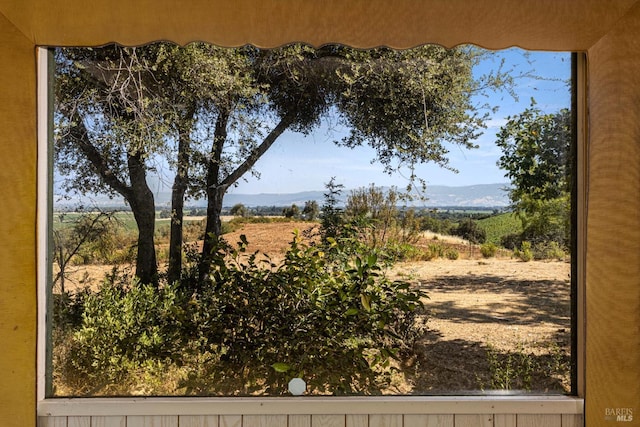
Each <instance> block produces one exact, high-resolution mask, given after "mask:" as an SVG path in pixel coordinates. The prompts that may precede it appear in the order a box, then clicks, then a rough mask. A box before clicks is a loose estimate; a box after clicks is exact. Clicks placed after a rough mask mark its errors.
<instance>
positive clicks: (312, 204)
mask: <svg viewBox="0 0 640 427" xmlns="http://www.w3.org/2000/svg"><path fill="white" fill-rule="evenodd" d="M302 215H303V216H304V219H306V220H308V221H313V220H315V219H317V218H318V215H320V206H318V202H316V201H315V200H307V201H306V202H304V208H303V209H302Z"/></svg>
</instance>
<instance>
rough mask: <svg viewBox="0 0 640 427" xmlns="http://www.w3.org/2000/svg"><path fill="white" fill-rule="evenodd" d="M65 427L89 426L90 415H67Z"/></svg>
mask: <svg viewBox="0 0 640 427" xmlns="http://www.w3.org/2000/svg"><path fill="white" fill-rule="evenodd" d="M67 427H91V417H69V418H68V419H67Z"/></svg>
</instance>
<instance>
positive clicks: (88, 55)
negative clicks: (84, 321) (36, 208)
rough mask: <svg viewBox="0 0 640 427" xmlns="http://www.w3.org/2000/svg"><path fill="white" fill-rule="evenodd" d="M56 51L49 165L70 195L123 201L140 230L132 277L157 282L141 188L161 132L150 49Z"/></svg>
mask: <svg viewBox="0 0 640 427" xmlns="http://www.w3.org/2000/svg"><path fill="white" fill-rule="evenodd" d="M144 52H145V53H147V54H146V55H140V53H141V51H140V50H139V49H135V48H119V47H114V46H110V47H105V48H101V49H58V50H57V51H56V82H55V83H56V111H55V117H56V119H57V120H56V124H57V129H56V133H55V136H56V138H55V164H56V167H57V168H58V170H59V171H60V172H61V173H62V174H63V175H65V176H67V177H68V179H67V180H66V181H65V187H66V189H67V190H68V191H77V192H79V193H81V194H87V193H89V194H90V193H107V194H109V195H111V196H115V195H120V196H122V197H123V198H124V199H125V200H126V201H127V203H128V204H129V206H130V207H131V211H132V212H133V215H134V217H135V220H136V224H137V226H138V230H139V233H138V242H137V249H138V250H137V258H136V276H138V277H139V278H140V280H141V281H143V282H145V283H157V280H158V269H157V263H156V253H155V247H154V240H153V233H154V230H155V202H154V197H153V192H152V191H151V189H150V188H149V185H148V184H147V177H148V172H149V170H150V169H151V168H152V165H151V163H150V162H151V160H150V159H151V158H152V155H153V153H156V152H158V151H159V150H161V148H162V146H163V141H164V135H165V134H166V131H167V129H166V126H165V123H166V122H165V120H163V118H164V117H163V107H164V106H165V105H166V102H165V99H164V96H163V94H162V90H161V89H162V88H161V87H160V86H159V85H158V84H157V81H156V79H155V76H154V67H157V65H158V61H159V60H160V58H159V57H158V55H156V53H157V51H156V50H155V48H148V49H146V50H145V51H144Z"/></svg>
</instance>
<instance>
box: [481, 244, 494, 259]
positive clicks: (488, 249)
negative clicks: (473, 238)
mask: <svg viewBox="0 0 640 427" xmlns="http://www.w3.org/2000/svg"><path fill="white" fill-rule="evenodd" d="M497 252H498V247H497V246H496V245H494V244H493V243H485V244H484V245H482V246H480V253H481V254H482V256H483V257H485V258H492V257H494V256H496V253H497Z"/></svg>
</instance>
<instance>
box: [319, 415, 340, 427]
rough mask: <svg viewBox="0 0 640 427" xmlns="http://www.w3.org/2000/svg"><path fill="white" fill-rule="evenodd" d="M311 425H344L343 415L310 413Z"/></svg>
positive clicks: (326, 426) (335, 426)
mask: <svg viewBox="0 0 640 427" xmlns="http://www.w3.org/2000/svg"><path fill="white" fill-rule="evenodd" d="M311 427H346V417H345V416H344V415H312V416H311Z"/></svg>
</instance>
